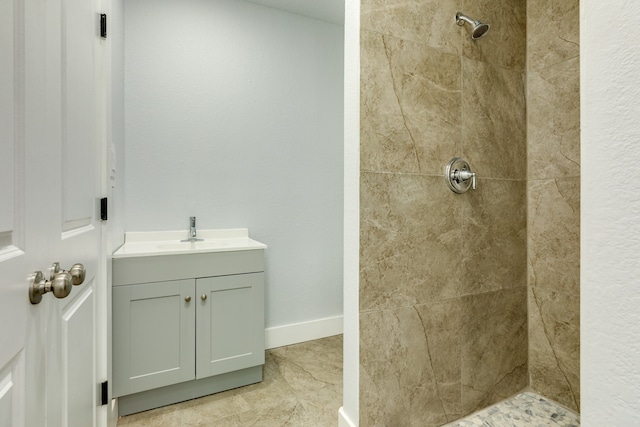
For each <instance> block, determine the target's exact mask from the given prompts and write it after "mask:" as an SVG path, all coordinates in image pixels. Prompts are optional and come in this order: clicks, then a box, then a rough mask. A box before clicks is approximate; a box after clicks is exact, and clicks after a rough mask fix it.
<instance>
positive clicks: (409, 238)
mask: <svg viewBox="0 0 640 427" xmlns="http://www.w3.org/2000/svg"><path fill="white" fill-rule="evenodd" d="M457 11H462V12H463V13H465V14H467V15H469V16H471V17H473V18H474V19H480V20H482V21H483V22H487V23H489V24H490V25H491V30H490V33H489V34H488V35H487V36H486V37H485V38H483V39H480V40H477V41H472V40H471V39H470V37H469V35H468V32H467V29H466V28H461V27H458V26H457V25H456V24H455V19H454V17H455V14H456V12H457ZM578 13H579V7H578V1H577V0H569V1H567V0H529V1H525V0H501V1H495V0H493V1H492V0H476V1H471V0H384V1H383V0H362V2H361V132H360V134H361V135H360V138H361V182H360V186H361V190H360V191H361V193H360V199H361V200H360V205H361V211H360V215H361V236H360V247H361V249H360V250H361V253H360V268H361V271H360V425H362V426H374V425H380V426H390V425H420V426H440V425H443V424H445V423H447V422H449V421H453V420H455V419H457V418H460V417H462V416H464V415H467V414H469V413H472V412H474V411H477V410H479V409H482V408H484V407H486V406H488V405H491V404H493V403H496V402H498V401H500V400H502V399H505V398H507V397H509V396H512V395H514V394H515V393H517V392H518V391H520V390H522V389H524V388H526V387H531V388H532V389H533V390H535V391H537V392H538V393H540V394H542V395H544V396H546V397H548V398H550V399H553V400H556V401H557V402H559V403H561V404H563V405H565V406H567V407H569V408H570V409H573V410H579V273H578V272H579V264H578V263H579V240H578V239H579V182H580V178H579V175H580V166H579V109H578V108H579V71H578V70H579V68H578V64H579V46H578V36H579V34H578V22H579V21H578V19H579V16H578ZM453 157H464V158H465V159H466V160H467V161H468V162H469V163H470V164H471V166H472V168H473V170H474V171H475V172H477V174H478V188H477V190H475V191H473V190H472V191H469V192H467V193H465V194H455V193H453V192H451V191H450V190H449V189H448V187H447V184H446V183H445V180H444V177H443V173H444V167H445V165H446V164H447V162H448V161H449V160H450V159H451V158H453Z"/></svg>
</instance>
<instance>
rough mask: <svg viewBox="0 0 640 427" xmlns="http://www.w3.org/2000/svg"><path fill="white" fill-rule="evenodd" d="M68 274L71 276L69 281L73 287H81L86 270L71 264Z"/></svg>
mask: <svg viewBox="0 0 640 427" xmlns="http://www.w3.org/2000/svg"><path fill="white" fill-rule="evenodd" d="M69 274H70V275H71V280H72V282H73V285H74V286H78V285H81V284H82V282H84V278H85V276H86V275H87V270H86V269H85V268H84V265H82V264H80V263H78V264H73V265H72V266H71V268H70V269H69Z"/></svg>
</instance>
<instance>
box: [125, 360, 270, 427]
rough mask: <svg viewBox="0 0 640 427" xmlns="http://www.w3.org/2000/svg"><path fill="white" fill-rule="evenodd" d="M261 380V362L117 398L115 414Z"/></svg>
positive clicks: (174, 401)
mask: <svg viewBox="0 0 640 427" xmlns="http://www.w3.org/2000/svg"><path fill="white" fill-rule="evenodd" d="M260 381H262V365H260V366H254V367H251V368H247V369H241V370H239V371H234V372H228V373H226V374H221V375H216V376H214V377H209V378H204V379H201V380H193V381H186V382H183V383H178V384H173V385H170V386H166V387H160V388H156V389H153V390H148V391H143V392H141V393H135V394H130V395H127V396H121V397H120V398H118V415H119V416H124V415H130V414H134V413H136V412H142V411H146V410H149V409H153V408H159V407H161V406H166V405H171V404H173V403H178V402H184V401H185V400H190V399H195V398H198V397H202V396H207V395H209V394H214V393H219V392H221V391H225V390H231V389H233V388H238V387H242V386H245V385H249V384H254V383H258V382H260Z"/></svg>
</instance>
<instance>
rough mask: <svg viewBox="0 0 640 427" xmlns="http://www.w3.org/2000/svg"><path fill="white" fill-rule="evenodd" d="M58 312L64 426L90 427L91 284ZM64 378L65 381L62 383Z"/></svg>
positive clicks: (92, 368)
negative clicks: (60, 323)
mask: <svg viewBox="0 0 640 427" xmlns="http://www.w3.org/2000/svg"><path fill="white" fill-rule="evenodd" d="M88 285H89V286H88V287H87V288H86V289H84V290H83V291H82V292H79V294H80V295H77V296H76V298H75V299H74V300H73V302H72V304H71V305H70V306H69V307H67V308H66V309H65V310H64V311H63V313H62V319H63V324H62V345H61V348H62V366H63V373H62V378H63V381H64V383H65V387H64V392H63V399H64V401H63V402H62V407H63V408H64V412H63V414H62V417H63V423H62V425H65V426H91V425H94V420H95V409H96V404H95V403H96V401H97V397H96V388H97V387H96V384H97V383H98V381H97V379H96V367H95V359H96V356H95V349H96V346H95V339H86V337H93V336H94V333H93V331H94V330H95V321H96V319H95V292H93V286H91V285H92V283H89V284H88ZM65 379H66V380H65Z"/></svg>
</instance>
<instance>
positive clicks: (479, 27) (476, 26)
mask: <svg viewBox="0 0 640 427" xmlns="http://www.w3.org/2000/svg"><path fill="white" fill-rule="evenodd" d="M465 23H469V24H471V39H472V40H477V39H479V38H480V37H483V36H484V35H486V34H487V32H488V31H489V24H483V23H482V22H480V21H474V20H473V19H471V18H469V17H468V16H466V15H463V14H462V12H458V13H456V24H458V25H460V26H463V25H464V24H465Z"/></svg>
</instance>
